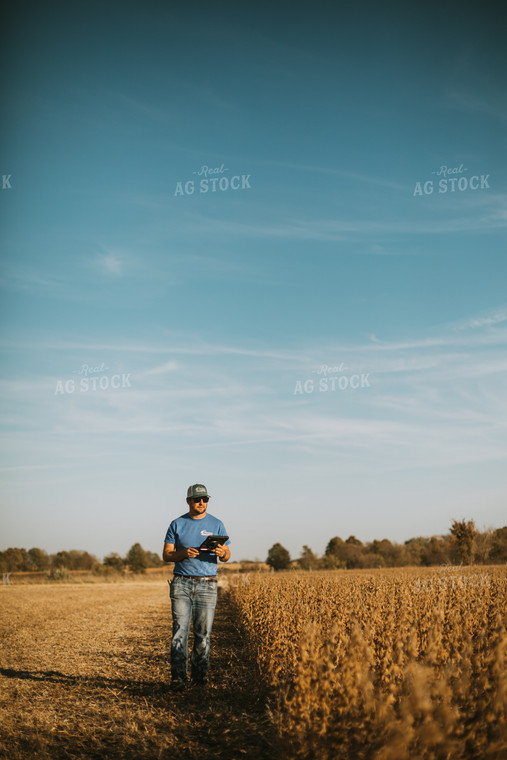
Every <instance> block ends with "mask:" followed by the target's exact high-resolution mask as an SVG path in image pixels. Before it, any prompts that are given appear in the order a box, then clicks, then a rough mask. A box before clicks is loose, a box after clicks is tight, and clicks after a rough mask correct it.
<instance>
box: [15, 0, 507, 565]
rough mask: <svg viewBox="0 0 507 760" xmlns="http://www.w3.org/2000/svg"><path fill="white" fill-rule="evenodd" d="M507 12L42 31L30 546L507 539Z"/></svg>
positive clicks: (26, 229)
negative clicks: (192, 506)
mask: <svg viewBox="0 0 507 760" xmlns="http://www.w3.org/2000/svg"><path fill="white" fill-rule="evenodd" d="M495 8H499V6H498V5H497V4H496V3H492V2H476V3H436V2H429V3H406V2H403V3H401V2H400V3H377V2H373V0H366V1H365V2H361V3H335V2H328V3H323V2H316V3H315V2H313V3H307V4H297V3H296V4H294V3H288V2H287V3H281V2H279V3H277V2H275V3H238V2H235V3H232V2H230V3H204V2H199V3H195V2H188V3H173V2H162V1H160V2H155V1H154V0H151V2H129V1H128V0H127V1H126V2H121V3H119V2H118V3H111V2H96V1H95V0H92V2H86V3H85V2H77V3H72V4H69V3H68V2H53V1H52V0H49V2H48V3H45V4H41V3H36V2H19V3H16V4H11V6H10V9H9V11H8V13H7V14H6V15H5V17H4V20H3V23H2V29H3V39H2V43H1V54H2V57H3V79H2V105H3V116H2V121H1V132H0V136H1V143H0V175H1V180H2V184H1V187H2V189H0V223H1V233H0V244H1V251H2V272H1V299H2V301H1V302H2V307H1V309H2V311H1V317H2V331H1V335H0V338H1V384H2V393H1V399H2V467H1V494H2V496H1V510H2V514H1V521H2V525H1V546H0V548H1V549H5V548H7V547H8V546H24V547H25V548H30V547H32V546H39V547H41V548H43V549H46V550H47V551H49V552H54V551H58V550H60V549H82V550H86V551H90V552H92V553H94V554H96V555H97V556H99V557H100V558H102V557H103V556H104V555H106V554H108V553H109V552H112V551H116V552H119V553H120V554H125V552H126V551H127V550H128V548H129V547H130V546H131V545H132V544H133V543H134V542H136V541H140V542H141V543H142V545H143V546H144V548H146V549H150V550H152V551H160V549H161V546H162V542H163V538H164V535H165V531H166V528H167V525H168V524H169V522H170V520H171V519H172V518H173V517H175V516H178V515H179V514H181V513H183V512H184V511H185V509H186V505H185V501H184V499H185V493H186V488H187V486H188V485H189V484H190V483H194V482H202V483H205V484H206V485H207V486H208V488H209V491H210V493H211V494H212V501H211V502H210V507H209V510H210V512H211V513H212V514H215V515H216V516H217V517H220V518H221V519H222V520H223V521H224V522H225V524H226V527H227V529H228V532H229V534H230V536H231V539H232V544H231V549H232V553H233V558H235V559H240V558H244V557H249V558H252V559H253V558H255V557H258V558H261V559H264V558H265V556H266V554H267V551H268V549H269V547H270V546H271V545H272V544H273V543H274V542H275V541H280V542H281V543H282V544H284V545H285V546H286V547H287V548H288V549H289V550H290V552H291V554H292V555H293V556H298V555H299V552H300V550H301V547H302V545H303V544H308V545H310V546H311V548H312V549H313V550H314V551H315V552H317V553H321V552H323V551H324V549H325V546H326V544H327V541H328V540H329V539H330V538H331V537H332V536H335V535H339V536H341V537H342V538H346V537H347V536H349V535H350V534H355V535H356V536H357V537H358V538H361V539H362V540H364V541H366V540H371V539H373V538H384V537H387V538H390V539H391V540H396V541H404V540H406V539H407V538H409V537H412V536H416V535H432V534H440V533H446V532H447V531H448V529H449V527H450V523H451V520H452V519H453V518H458V519H459V518H461V517H466V518H467V519H474V520H475V521H476V524H477V525H478V527H480V528H481V529H482V528H485V527H500V526H501V525H504V524H506V522H507V520H506V514H507V510H506V491H507V489H506V478H505V472H506V469H507V468H506V461H505V460H506V451H507V429H506V428H507V415H506V411H507V397H506V372H507V354H506V344H507V290H506V283H507V278H506V275H507V267H506V236H505V231H506V225H507V211H506V198H507V172H506V164H507V162H506V139H505V136H506V126H507V97H506V94H507V88H506V72H507V60H506V58H507V56H506V52H505V44H504V42H505V40H504V32H503V29H504V23H503V19H502V17H501V16H500V15H499V14H501V12H502V11H501V10H500V9H499V10H498V11H495ZM497 14H498V15H497ZM203 167H205V168H203ZM206 167H207V168H206ZM202 180H207V185H206V183H204V185H201V181H202ZM192 183H193V185H192ZM192 187H193V193H191V190H192ZM206 187H207V192H203V191H202V190H204V189H205V188H206ZM213 187H214V189H215V191H214V192H213ZM93 378H97V379H95V380H93ZM100 378H102V380H100ZM104 378H105V379H104ZM332 378H335V379H334V380H333V379H332ZM344 378H345V379H344ZM84 380H86V381H87V382H84V383H83V381H84ZM94 385H95V390H94V388H93V386H94ZM351 385H352V386H358V387H351ZM333 387H334V390H333ZM86 388H87V389H86ZM326 388H327V390H326Z"/></svg>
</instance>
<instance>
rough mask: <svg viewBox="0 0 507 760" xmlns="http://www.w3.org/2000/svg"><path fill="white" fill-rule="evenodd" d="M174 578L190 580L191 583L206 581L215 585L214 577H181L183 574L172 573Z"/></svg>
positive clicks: (215, 577)
mask: <svg viewBox="0 0 507 760" xmlns="http://www.w3.org/2000/svg"><path fill="white" fill-rule="evenodd" d="M174 578H190V580H191V581H208V583H210V582H211V583H216V580H217V576H216V575H183V573H174Z"/></svg>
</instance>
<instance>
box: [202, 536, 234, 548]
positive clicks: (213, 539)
mask: <svg viewBox="0 0 507 760" xmlns="http://www.w3.org/2000/svg"><path fill="white" fill-rule="evenodd" d="M228 538H229V536H206V538H205V539H204V541H203V542H202V544H201V545H200V547H199V551H201V552H212V551H213V549H216V548H217V546H220V544H225V542H226V541H227V539H228Z"/></svg>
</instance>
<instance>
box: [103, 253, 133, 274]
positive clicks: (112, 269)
mask: <svg viewBox="0 0 507 760" xmlns="http://www.w3.org/2000/svg"><path fill="white" fill-rule="evenodd" d="M129 261H130V256H129V255H128V254H126V253H125V251H122V250H119V249H109V250H106V251H104V252H103V253H99V254H97V256H96V258H95V265H96V267H97V268H98V270H99V271H100V272H102V273H103V274H106V275H112V276H113V277H121V276H123V275H124V274H125V272H126V270H127V268H128V265H129Z"/></svg>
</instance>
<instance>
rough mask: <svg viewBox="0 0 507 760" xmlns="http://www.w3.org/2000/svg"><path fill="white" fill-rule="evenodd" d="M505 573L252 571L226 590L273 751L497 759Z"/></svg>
mask: <svg viewBox="0 0 507 760" xmlns="http://www.w3.org/2000/svg"><path fill="white" fill-rule="evenodd" d="M506 580H507V575H506V569H505V568H504V567H494V568H482V567H481V568H466V569H465V568H456V569H450V568H445V569H442V568H440V569H437V570H435V569H428V570H422V571H421V570H420V569H417V570H416V569H414V570H406V569H404V570H401V569H399V570H390V571H357V572H356V573H350V572H343V571H342V572H340V571H338V572H328V573H325V572H320V573H319V572H314V573H299V574H294V573H291V574H278V575H277V576H276V577H275V578H273V577H271V578H264V577H262V576H258V577H254V576H252V578H251V582H250V583H249V584H243V585H237V586H235V587H233V588H232V589H231V592H230V593H231V596H232V599H233V602H234V604H235V606H236V608H237V610H238V611H239V615H240V617H241V619H242V620H243V623H244V626H245V627H246V629H247V630H248V631H249V635H250V642H251V647H252V650H253V651H255V653H256V657H257V661H258V666H259V670H260V673H261V676H262V678H263V679H264V680H265V682H266V683H267V684H269V685H270V687H271V691H272V698H271V715H272V722H273V725H274V726H275V727H276V730H277V734H278V737H279V742H280V744H279V747H280V748H281V750H280V756H282V757H283V758H284V760H286V759H292V758H301V759H305V760H306V759H307V760H314V758H319V760H414V759H415V760H468V759H470V760H500V758H505V757H507V736H506V728H507V722H506V697H507V675H506V669H505V664H506V650H507V636H506V632H505V624H506V615H507V584H506Z"/></svg>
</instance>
